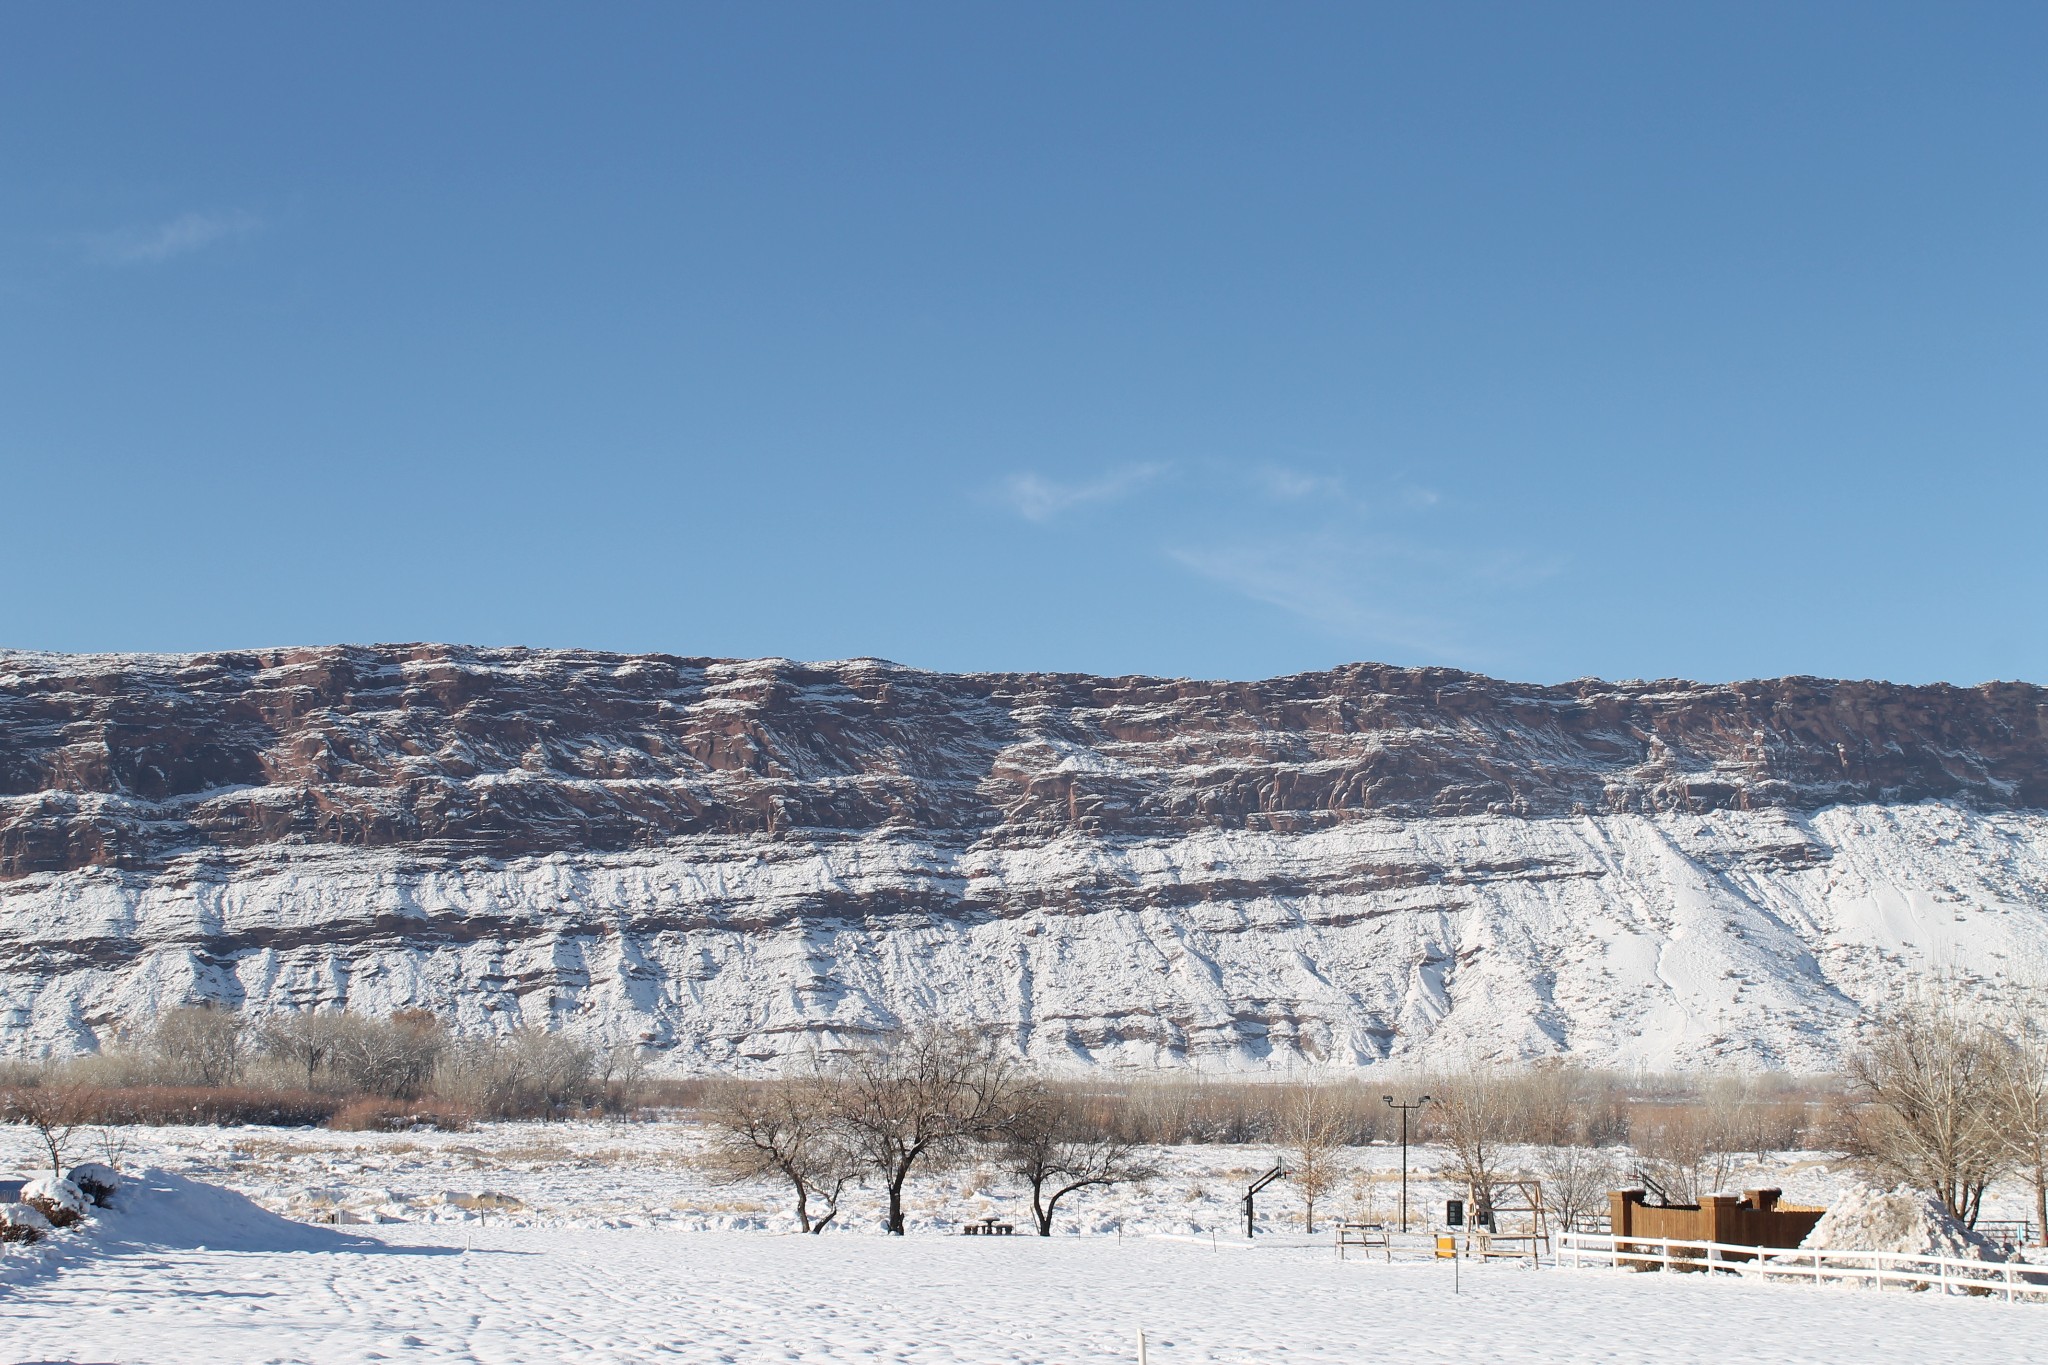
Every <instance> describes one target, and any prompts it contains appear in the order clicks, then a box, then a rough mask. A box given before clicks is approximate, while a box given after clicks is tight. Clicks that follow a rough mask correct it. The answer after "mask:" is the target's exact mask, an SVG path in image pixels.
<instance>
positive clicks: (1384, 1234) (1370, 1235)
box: [1337, 1223, 1394, 1261]
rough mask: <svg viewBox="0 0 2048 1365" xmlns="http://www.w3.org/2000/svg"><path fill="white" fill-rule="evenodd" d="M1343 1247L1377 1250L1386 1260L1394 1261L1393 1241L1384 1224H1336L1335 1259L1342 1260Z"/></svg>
mask: <svg viewBox="0 0 2048 1365" xmlns="http://www.w3.org/2000/svg"><path fill="white" fill-rule="evenodd" d="M1345 1247H1364V1248H1366V1249H1367V1250H1368V1251H1370V1250H1372V1249H1374V1248H1377V1249H1379V1250H1381V1251H1384V1252H1385V1253H1386V1255H1387V1259H1388V1260H1390V1261H1391V1260H1393V1259H1394V1239H1393V1237H1392V1235H1391V1234H1389V1233H1388V1231H1387V1225H1386V1224H1385V1223H1339V1224H1337V1259H1338V1260H1340V1261H1341V1260H1343V1259H1344V1248H1345Z"/></svg>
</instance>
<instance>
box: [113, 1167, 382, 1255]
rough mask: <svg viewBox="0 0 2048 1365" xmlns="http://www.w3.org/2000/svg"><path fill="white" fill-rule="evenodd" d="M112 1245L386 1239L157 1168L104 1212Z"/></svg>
mask: <svg viewBox="0 0 2048 1365" xmlns="http://www.w3.org/2000/svg"><path fill="white" fill-rule="evenodd" d="M99 1221H100V1223H101V1225H102V1227H103V1228H104V1229H105V1234H104V1235H105V1239H106V1242H107V1243H108V1249H109V1250H118V1249H123V1247H124V1244H125V1246H128V1247H161V1248H179V1249H194V1250H197V1249H204V1250H208V1251H357V1250H363V1249H367V1248H371V1247H375V1248H376V1249H378V1250H382V1249H383V1248H382V1244H381V1243H374V1242H371V1241H369V1240H368V1239H365V1238H362V1237H353V1236H350V1235H348V1234H347V1233H341V1232H336V1231H334V1230H333V1229H332V1228H323V1227H311V1226H309V1225H307V1224H305V1223H294V1222H293V1221H292V1220H291V1219H289V1218H283V1217H280V1216H278V1215H277V1214H274V1213H272V1212H271V1211H270V1210H268V1209H266V1208H263V1207H262V1206H261V1205H259V1204H257V1203H255V1202H254V1201H253V1200H251V1199H250V1198H248V1196H246V1195H241V1194H236V1193H235V1192H234V1191H233V1190H224V1189H222V1188H220V1186H218V1185H208V1184H206V1183H205V1182H204V1181H199V1180H191V1179H187V1178H186V1177H185V1176H182V1175H173V1174H171V1173H170V1172H169V1171H163V1170H157V1169H155V1168H153V1167H152V1168H151V1169H149V1170H145V1171H142V1172H140V1173H139V1174H136V1175H131V1176H128V1177H127V1178H126V1179H125V1180H124V1181H123V1187H122V1191H121V1198H120V1200H119V1202H118V1203H117V1204H116V1205H115V1206H114V1207H113V1208H111V1209H107V1210H105V1211H103V1212H102V1213H101V1214H100V1220H99Z"/></svg>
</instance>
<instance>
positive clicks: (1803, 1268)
mask: <svg viewBox="0 0 2048 1365" xmlns="http://www.w3.org/2000/svg"><path fill="white" fill-rule="evenodd" d="M1738 1258H1739V1259H1738ZM1557 1263H1558V1264H1559V1265H1561V1266H1566V1267H1578V1266H1585V1265H1592V1266H1620V1267H1626V1268H1644V1269H1646V1268H1648V1267H1650V1266H1653V1265H1654V1266H1658V1267H1660V1268H1663V1269H1677V1270H1704V1271H1716V1270H1720V1271H1728V1272H1731V1273H1734V1274H1737V1275H1747V1276H1751V1277H1754V1278H1756V1279H1761V1280H1793V1281H1801V1280H1804V1281H1810V1282H1812V1283H1814V1284H1820V1283H1823V1282H1825V1281H1829V1280H1836V1281H1842V1280H1847V1281H1858V1280H1861V1281H1869V1282H1875V1283H1876V1285H1877V1287H1878V1288H1880V1289H1882V1288H1884V1287H1885V1286H1886V1285H1899V1286H1902V1287H1912V1286H1915V1285H1920V1286H1925V1287H1926V1288H1928V1289H1934V1290H1939V1291H1940V1292H1941V1293H1944V1294H1989V1295H1997V1296H2002V1297H2003V1298H2004V1299H2005V1300H2006V1301H2007V1302H2008V1303H2012V1302H2018V1301H2024V1300H2029V1299H2032V1300H2036V1301H2039V1302H2042V1303H2048V1266H2028V1265H2026V1264H2025V1263H2022V1262H2013V1261H2007V1262H2003V1263H2001V1262H1996V1261H1970V1260H1964V1259H1963V1258H1962V1257H1959V1256H1915V1255H1911V1254H1908V1253H1903V1252H1896V1251H1807V1250H1804V1249H1800V1248H1781V1247H1746V1246H1733V1245H1730V1244H1728V1243H1726V1242H1690V1241H1685V1240H1683V1239H1681V1238H1676V1237H1641V1236H1637V1235H1635V1234H1633V1233H1631V1234H1630V1235H1629V1236H1627V1237H1615V1236H1612V1235H1610V1234H1607V1233H1598V1232H1563V1233H1559V1234H1558V1238H1557Z"/></svg>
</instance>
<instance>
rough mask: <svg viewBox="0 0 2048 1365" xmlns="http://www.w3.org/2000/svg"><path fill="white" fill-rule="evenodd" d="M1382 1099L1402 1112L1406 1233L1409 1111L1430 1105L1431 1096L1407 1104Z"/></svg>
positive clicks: (1404, 1228) (1404, 1221)
mask: <svg viewBox="0 0 2048 1365" xmlns="http://www.w3.org/2000/svg"><path fill="white" fill-rule="evenodd" d="M1380 1098H1381V1099H1383V1100H1385V1101H1386V1102H1387V1108H1389V1109H1398V1110H1400V1111H1401V1231H1402V1232H1404V1233H1405V1232H1406V1231H1408V1114H1409V1111H1411V1110H1415V1109H1420V1108H1421V1107H1422V1106H1423V1105H1425V1104H1428V1103H1429V1096H1427V1095H1424V1096H1423V1097H1422V1098H1420V1099H1418V1100H1414V1101H1412V1102H1409V1103H1405V1104H1396V1103H1394V1097H1393V1096H1392V1095H1382V1096H1380Z"/></svg>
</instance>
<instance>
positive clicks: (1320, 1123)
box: [1274, 1084, 1349, 1233]
mask: <svg viewBox="0 0 2048 1365" xmlns="http://www.w3.org/2000/svg"><path fill="white" fill-rule="evenodd" d="M1348 1127H1349V1125H1348V1123H1347V1122H1346V1115H1345V1114H1344V1113H1342V1112H1341V1111H1340V1110H1339V1109H1338V1108H1337V1106H1335V1105H1333V1104H1331V1103H1330V1101H1329V1098H1328V1096H1326V1095H1325V1094H1324V1093H1323V1088H1322V1087H1321V1086H1319V1085H1314V1084H1309V1085H1304V1086H1301V1087H1300V1088H1298V1089H1296V1090H1294V1091H1293V1092H1292V1093H1291V1094H1289V1095H1287V1096H1286V1098H1285V1099H1283V1100H1282V1102H1281V1105H1280V1112H1279V1114H1278V1116H1277V1121H1276V1123H1275V1125H1274V1135H1275V1136H1276V1137H1277V1138H1278V1139H1279V1140H1280V1145H1281V1146H1282V1147H1283V1148H1285V1149H1286V1151H1287V1161H1286V1163H1285V1164H1286V1166H1287V1178H1288V1179H1289V1180H1290V1181H1292V1182H1293V1184H1294V1188H1295V1189H1296V1190H1298V1191H1300V1192H1301V1202H1302V1215H1301V1217H1302V1229H1303V1231H1305V1232H1309V1233H1314V1232H1315V1230H1316V1201H1317V1200H1319V1199H1321V1198H1322V1197H1323V1196H1324V1195H1325V1194H1327V1193H1329V1192H1330V1190H1331V1189H1333V1188H1334V1187H1335V1186H1336V1184H1337V1182H1338V1181H1339V1180H1340V1179H1342V1178H1343V1163H1342V1157H1343V1151H1344V1135H1345V1132H1346V1130H1347V1128H1348Z"/></svg>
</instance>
